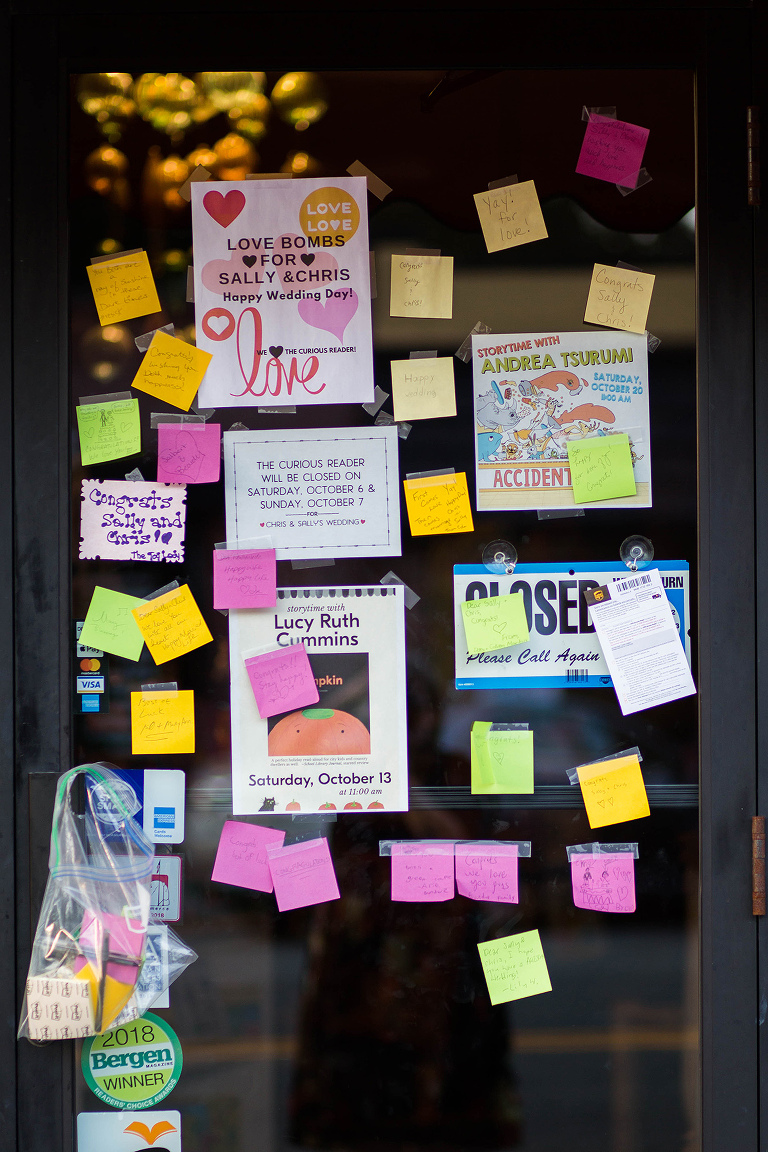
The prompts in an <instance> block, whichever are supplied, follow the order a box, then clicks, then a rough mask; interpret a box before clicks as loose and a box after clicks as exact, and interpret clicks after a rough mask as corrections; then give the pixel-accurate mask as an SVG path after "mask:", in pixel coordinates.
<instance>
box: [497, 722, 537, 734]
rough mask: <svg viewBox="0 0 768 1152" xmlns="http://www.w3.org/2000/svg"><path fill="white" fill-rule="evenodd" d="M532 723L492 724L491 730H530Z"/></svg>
mask: <svg viewBox="0 0 768 1152" xmlns="http://www.w3.org/2000/svg"><path fill="white" fill-rule="evenodd" d="M530 729H531V726H530V724H522V723H521V724H491V727H490V729H489V731H491V732H530Z"/></svg>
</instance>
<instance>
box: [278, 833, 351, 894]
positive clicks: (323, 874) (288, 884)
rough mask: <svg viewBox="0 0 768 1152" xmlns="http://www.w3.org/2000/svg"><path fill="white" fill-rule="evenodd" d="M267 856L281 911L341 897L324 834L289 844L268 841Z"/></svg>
mask: <svg viewBox="0 0 768 1152" xmlns="http://www.w3.org/2000/svg"><path fill="white" fill-rule="evenodd" d="M267 859H268V860H269V871H270V874H271V876H272V883H273V884H274V886H275V896H276V898H277V906H278V908H279V909H280V911H281V912H288V911H290V909H291V908H307V907H309V905H310V904H326V903H327V902H328V901H329V900H338V899H339V886H338V884H337V882H336V871H335V869H334V867H333V860H332V859H331V850H330V848H329V847H328V841H327V840H326V839H325V838H324V837H321V838H320V839H318V840H304V841H303V842H302V843H299V844H289V845H288V847H287V848H278V847H275V846H273V845H271V844H270V845H267Z"/></svg>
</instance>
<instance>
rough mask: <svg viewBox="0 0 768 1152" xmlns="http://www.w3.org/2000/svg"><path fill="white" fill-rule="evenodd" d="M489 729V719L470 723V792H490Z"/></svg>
mask: <svg viewBox="0 0 768 1152" xmlns="http://www.w3.org/2000/svg"><path fill="white" fill-rule="evenodd" d="M490 730H491V721H490V720H475V722H474V724H473V725H472V736H471V739H470V751H471V765H472V775H471V782H472V792H473V794H475V793H480V792H492V791H493V785H494V775H493V768H492V767H491V757H490V754H489V752H488V733H489V732H490Z"/></svg>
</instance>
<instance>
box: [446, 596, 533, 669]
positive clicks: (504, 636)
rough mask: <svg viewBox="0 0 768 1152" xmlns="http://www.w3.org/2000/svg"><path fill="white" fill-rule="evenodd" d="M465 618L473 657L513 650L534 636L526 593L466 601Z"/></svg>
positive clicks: (462, 605) (469, 650) (463, 613)
mask: <svg viewBox="0 0 768 1152" xmlns="http://www.w3.org/2000/svg"><path fill="white" fill-rule="evenodd" d="M461 616H462V620H463V621H464V634H465V636H466V639H467V653H468V654H469V655H470V656H477V655H478V654H479V653H480V652H494V651H495V650H496V649H497V648H512V647H514V645H515V644H523V643H524V642H525V641H526V640H528V639H529V636H530V633H529V632H528V619H527V617H526V615H525V602H524V600H523V594H522V592H510V593H508V594H507V595H506V596H487V597H486V598H485V599H484V600H462V602H461Z"/></svg>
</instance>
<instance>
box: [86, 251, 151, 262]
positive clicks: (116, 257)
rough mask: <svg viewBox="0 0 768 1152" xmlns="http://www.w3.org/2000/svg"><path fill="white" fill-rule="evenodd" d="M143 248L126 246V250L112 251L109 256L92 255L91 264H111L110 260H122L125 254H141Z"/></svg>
mask: <svg viewBox="0 0 768 1152" xmlns="http://www.w3.org/2000/svg"><path fill="white" fill-rule="evenodd" d="M143 251H144V249H143V248H126V250H125V252H111V253H110V254H109V256H91V264H109V262H110V260H122V259H123V257H124V256H139V255H140V254H141V253H142V252H143Z"/></svg>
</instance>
